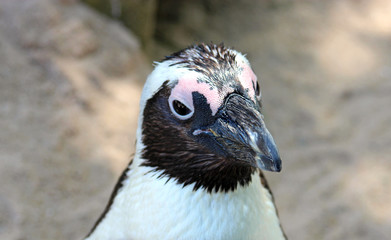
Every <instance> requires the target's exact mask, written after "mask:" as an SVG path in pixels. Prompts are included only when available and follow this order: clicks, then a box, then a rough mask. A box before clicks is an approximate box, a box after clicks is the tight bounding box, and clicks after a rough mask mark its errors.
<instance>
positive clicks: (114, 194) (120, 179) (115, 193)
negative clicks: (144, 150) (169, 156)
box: [86, 159, 133, 238]
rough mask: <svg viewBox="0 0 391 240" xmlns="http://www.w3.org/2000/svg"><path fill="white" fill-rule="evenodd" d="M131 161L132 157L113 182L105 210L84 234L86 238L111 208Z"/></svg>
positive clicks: (125, 177)
mask: <svg viewBox="0 0 391 240" xmlns="http://www.w3.org/2000/svg"><path fill="white" fill-rule="evenodd" d="M132 163H133V159H132V160H130V162H129V164H128V167H127V168H125V170H124V171H123V172H122V174H121V176H120V177H119V179H118V181H117V183H116V184H115V187H114V190H113V192H112V193H111V196H110V199H109V202H108V203H107V205H106V208H105V210H104V211H103V213H102V214H101V215H100V217H99V218H98V220H97V221H96V222H95V224H94V226H93V227H92V229H91V231H90V232H89V233H88V235H87V236H86V238H88V237H89V236H90V235H91V234H92V233H93V232H94V231H95V229H96V228H97V227H98V225H99V224H100V223H101V222H102V220H103V219H104V218H105V216H106V214H107V213H108V212H109V211H110V208H111V206H112V205H113V203H114V199H115V197H116V196H117V194H118V192H119V191H120V190H121V188H122V186H123V183H124V181H125V180H126V179H127V172H128V171H129V166H130V165H131V164H132Z"/></svg>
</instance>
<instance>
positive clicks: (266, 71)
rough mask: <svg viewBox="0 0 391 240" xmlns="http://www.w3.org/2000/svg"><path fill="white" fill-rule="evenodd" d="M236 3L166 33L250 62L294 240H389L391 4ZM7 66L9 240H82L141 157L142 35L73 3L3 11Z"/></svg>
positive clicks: (2, 213) (4, 147)
mask: <svg viewBox="0 0 391 240" xmlns="http://www.w3.org/2000/svg"><path fill="white" fill-rule="evenodd" d="M266 2H267V1H266ZM229 3H230V4H225V5H222V6H216V5H213V6H210V7H211V8H212V9H214V11H215V12H214V14H213V15H208V14H206V13H205V12H204V9H199V8H198V7H197V6H195V7H188V8H187V10H186V9H184V10H183V14H182V16H181V18H180V19H179V21H180V22H181V23H182V24H180V25H178V24H177V23H176V24H174V23H173V24H172V25H170V24H167V26H166V27H167V31H166V32H167V35H170V36H171V41H172V43H171V46H181V47H183V46H184V45H188V44H189V43H191V42H194V41H196V40H203V41H206V42H210V41H214V42H221V41H224V42H225V43H226V45H229V46H234V47H235V48H236V49H238V50H240V51H242V52H245V53H247V54H248V58H249V59H250V62H251V63H252V66H253V68H254V70H255V72H256V73H257V75H258V77H259V78H260V81H261V89H262V96H263V106H264V114H265V117H266V124H267V126H268V128H269V130H270V131H271V133H272V134H273V136H274V139H275V140H276V142H277V144H278V146H279V150H280V153H281V155H282V159H283V171H282V172H281V173H279V174H275V173H271V174H269V173H267V177H268V179H269V182H270V184H271V187H272V190H273V192H274V195H275V199H276V202H277V206H278V208H279V214H280V217H281V221H282V224H283V226H284V228H285V230H286V233H287V235H288V237H289V239H301V240H306V239H308V240H310V239H311V240H313V239H326V240H331V239H333V240H334V239H358V240H360V239H389V236H390V235H391V159H390V156H391V124H390V123H391V80H390V79H391V44H390V43H391V14H390V12H391V2H390V1H387V0H374V1H357V0H339V1H338V0H331V1H320V0H315V1H282V0H281V1H269V3H268V4H265V1H262V2H257V1H249V0H246V1H240V2H238V1H229ZM190 10H192V13H191V14H190V13H189V14H187V13H186V11H190ZM199 26H202V28H201V29H200V27H199ZM189 29H190V30H189ZM167 38H168V37H167ZM171 50H172V49H170V51H171ZM176 50H178V49H176ZM160 51H161V52H162V53H163V54H168V53H169V52H168V51H167V48H163V47H162V48H160ZM161 56H162V55H161ZM161 56H159V58H160V57H161ZM0 62H1V64H0V130H1V134H0V180H1V182H2V183H3V184H2V185H1V187H0V239H15V240H16V239H18V240H21V239H80V238H82V237H83V236H84V235H85V234H86V233H87V232H88V231H89V230H90V228H91V226H92V224H93V223H94V221H95V220H96V219H97V217H98V216H99V215H100V213H101V211H102V210H103V208H104V206H105V204H106V202H107V200H108V197H109V195H110V192H111V190H112V188H113V186H114V184H115V182H116V179H117V178H118V176H119V174H120V172H121V170H122V169H123V168H124V167H125V166H126V164H127V163H128V161H129V159H130V155H131V154H132V152H133V150H134V148H133V146H134V141H135V128H136V123H137V114H138V101H139V96H140V91H141V86H142V82H143V81H144V79H145V77H146V73H147V72H149V71H150V70H151V68H150V66H151V64H150V63H149V62H148V61H146V60H145V57H144V54H143V52H142V51H141V50H140V46H139V43H138V41H137V40H136V38H135V37H134V36H133V35H132V33H131V32H129V31H128V30H126V29H125V28H123V27H122V26H121V25H120V24H118V23H116V22H113V21H111V20H109V19H107V18H105V17H102V16H101V15H99V14H97V13H94V12H93V11H92V10H90V9H89V8H87V7H85V6H83V5H81V4H80V3H78V2H77V1H76V2H75V1H70V0H68V1H65V0H62V1H50V0H20V1H13V0H0Z"/></svg>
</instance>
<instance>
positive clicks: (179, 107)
mask: <svg viewBox="0 0 391 240" xmlns="http://www.w3.org/2000/svg"><path fill="white" fill-rule="evenodd" d="M172 107H173V108H174V111H175V112H176V113H177V114H179V115H181V116H186V115H187V114H189V113H191V110H190V109H189V108H188V107H186V105H185V104H183V103H181V102H180V101H178V100H174V101H173V102H172Z"/></svg>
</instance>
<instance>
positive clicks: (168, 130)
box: [138, 44, 281, 191]
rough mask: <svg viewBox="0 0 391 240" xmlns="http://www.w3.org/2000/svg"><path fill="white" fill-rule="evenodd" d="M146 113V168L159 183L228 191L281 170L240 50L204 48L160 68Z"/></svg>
mask: <svg viewBox="0 0 391 240" xmlns="http://www.w3.org/2000/svg"><path fill="white" fill-rule="evenodd" d="M140 109H141V110H140V111H141V113H140V114H141V116H140V125H139V129H140V132H139V134H138V135H139V136H138V138H140V139H138V140H139V141H141V142H142V144H141V145H142V150H141V152H142V158H143V160H144V161H143V163H142V165H144V166H148V167H151V168H152V170H153V171H157V172H159V176H160V177H163V176H167V177H168V178H169V179H174V180H176V181H178V183H180V184H183V185H184V186H186V185H189V184H194V189H198V188H205V189H207V190H208V191H213V190H215V191H219V190H222V191H230V190H235V189H236V187H237V186H238V185H246V184H248V183H249V182H250V181H251V175H252V173H253V172H254V171H255V170H256V169H263V170H267V171H280V170H281V159H280V157H279V154H278V150H277V147H276V145H275V143H274V140H273V137H272V136H271V135H270V133H269V131H268V130H267V128H266V126H265V123H264V119H263V115H262V113H261V92H260V87H259V83H258V81H257V77H256V75H255V74H254V72H253V71H252V69H251V67H250V64H249V62H248V60H247V59H246V58H245V57H244V55H242V54H241V53H239V52H237V51H235V50H232V49H229V48H226V47H224V46H222V45H205V44H201V45H196V46H192V47H189V48H187V49H184V50H182V51H179V52H177V53H174V54H172V55H171V56H168V57H166V58H165V59H164V60H163V61H161V62H159V63H156V67H155V69H154V71H153V72H152V73H151V74H150V76H149V77H148V79H147V81H146V83H145V86H144V90H143V94H142V98H141V103H140Z"/></svg>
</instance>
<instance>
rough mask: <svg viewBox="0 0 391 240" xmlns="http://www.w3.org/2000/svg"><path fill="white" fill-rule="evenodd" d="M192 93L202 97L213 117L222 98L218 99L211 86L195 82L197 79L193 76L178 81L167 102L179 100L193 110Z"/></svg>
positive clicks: (217, 93) (218, 96)
mask: <svg viewBox="0 0 391 240" xmlns="http://www.w3.org/2000/svg"><path fill="white" fill-rule="evenodd" d="M193 92H198V93H200V94H202V95H204V97H205V98H206V100H207V103H208V104H209V106H210V109H211V110H212V114H213V115H215V114H216V112H217V110H218V109H219V107H220V106H221V104H222V102H223V97H220V95H219V92H218V91H217V89H216V88H214V89H211V86H210V85H209V84H208V83H204V82H197V77H195V76H194V77H193V76H191V77H189V76H188V77H186V78H181V79H179V80H178V83H177V85H175V87H174V88H173V89H172V91H171V95H170V97H169V99H168V100H169V101H170V102H171V101H174V100H179V101H181V102H182V103H184V104H185V105H186V106H187V107H189V108H190V109H191V110H194V105H193V95H192V93H193Z"/></svg>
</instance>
